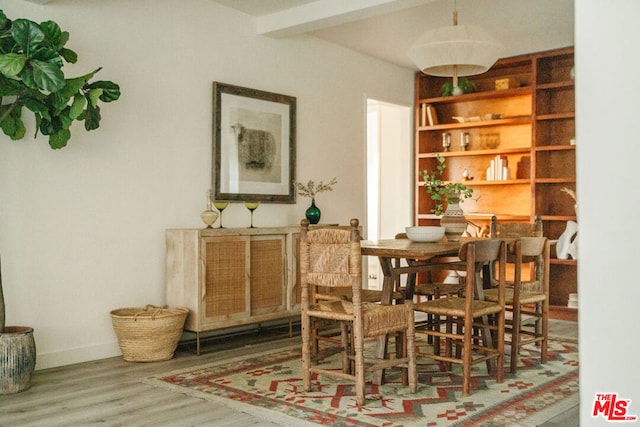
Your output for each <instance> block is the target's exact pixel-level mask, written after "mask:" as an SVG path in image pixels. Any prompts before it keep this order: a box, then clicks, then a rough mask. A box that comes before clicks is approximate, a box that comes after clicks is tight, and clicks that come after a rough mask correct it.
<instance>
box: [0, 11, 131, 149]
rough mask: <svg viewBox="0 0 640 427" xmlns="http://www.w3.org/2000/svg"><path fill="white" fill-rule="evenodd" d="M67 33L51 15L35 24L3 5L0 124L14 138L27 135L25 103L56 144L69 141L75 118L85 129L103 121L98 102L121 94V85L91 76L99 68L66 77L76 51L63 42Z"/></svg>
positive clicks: (41, 129) (38, 127)
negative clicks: (66, 65)
mask: <svg viewBox="0 0 640 427" xmlns="http://www.w3.org/2000/svg"><path fill="white" fill-rule="evenodd" d="M68 40H69V33H68V32H66V31H62V30H61V29H60V26H59V25H58V24H57V23H55V22H53V21H45V22H42V23H40V24H37V23H35V22H33V21H30V20H28V19H16V20H13V21H12V20H10V19H8V18H7V17H6V15H5V14H4V12H3V11H2V10H0V104H1V105H0V129H2V131H3V132H4V133H5V135H7V136H9V137H10V138H11V139H12V140H19V139H22V138H24V136H25V133H26V128H25V125H24V122H23V121H22V112H23V108H26V109H27V110H29V111H31V112H32V113H33V114H34V116H35V122H36V131H35V135H34V138H35V137H37V135H38V132H39V133H41V134H43V135H48V137H49V145H50V146H51V148H53V149H58V148H62V147H65V146H66V145H67V142H68V141H69V138H71V129H70V128H71V125H72V124H73V122H74V121H76V120H77V121H84V127H85V129H86V130H87V131H90V130H93V129H97V128H98V127H99V126H100V118H101V116H100V105H99V102H100V101H102V102H112V101H115V100H117V99H118V98H120V87H119V86H118V85H117V84H116V83H113V82H111V81H108V80H96V81H91V79H93V77H94V76H95V74H96V73H97V72H98V71H100V68H98V69H96V70H95V71H93V72H90V73H88V74H85V75H83V76H80V77H73V78H66V77H65V75H64V73H63V71H62V67H63V66H64V63H65V62H67V63H70V64H73V63H75V62H76V61H77V60H78V55H77V54H76V53H75V52H74V51H72V50H71V49H68V48H66V47H65V44H66V43H67V41H68Z"/></svg>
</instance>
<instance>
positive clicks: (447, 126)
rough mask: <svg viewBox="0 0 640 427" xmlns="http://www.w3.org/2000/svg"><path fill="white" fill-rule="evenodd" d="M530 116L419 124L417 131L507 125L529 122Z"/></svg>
mask: <svg viewBox="0 0 640 427" xmlns="http://www.w3.org/2000/svg"><path fill="white" fill-rule="evenodd" d="M530 123H531V116H519V117H505V118H503V119H496V120H478V121H468V122H464V123H446V124H441V125H434V126H420V127H419V128H418V130H419V131H423V132H430V131H439V130H451V129H467V128H477V127H487V126H508V125H515V124H530Z"/></svg>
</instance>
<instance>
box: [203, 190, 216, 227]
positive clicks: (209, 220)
mask: <svg viewBox="0 0 640 427" xmlns="http://www.w3.org/2000/svg"><path fill="white" fill-rule="evenodd" d="M200 218H202V222H204V223H205V224H206V225H207V228H212V226H213V223H214V222H216V220H217V219H218V212H216V211H214V210H213V202H212V201H211V191H208V192H207V210H204V211H202V213H201V214H200Z"/></svg>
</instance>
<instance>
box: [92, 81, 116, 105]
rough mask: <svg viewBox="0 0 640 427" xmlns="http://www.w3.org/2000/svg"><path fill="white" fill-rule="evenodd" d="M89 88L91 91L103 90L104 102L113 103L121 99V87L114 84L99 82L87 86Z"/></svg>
mask: <svg viewBox="0 0 640 427" xmlns="http://www.w3.org/2000/svg"><path fill="white" fill-rule="evenodd" d="M87 87H88V88H90V89H102V90H103V92H102V94H101V95H100V100H101V101H103V102H111V101H115V100H117V99H118V98H120V86H118V85H117V84H115V83H114V82H110V81H105V80H98V81H96V82H93V83H91V84H89V85H87Z"/></svg>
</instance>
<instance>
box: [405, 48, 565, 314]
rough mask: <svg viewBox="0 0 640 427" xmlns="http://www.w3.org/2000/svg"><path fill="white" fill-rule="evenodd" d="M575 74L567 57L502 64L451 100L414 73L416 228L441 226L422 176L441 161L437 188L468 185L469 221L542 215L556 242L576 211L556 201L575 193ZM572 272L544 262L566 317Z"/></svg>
mask: <svg viewBox="0 0 640 427" xmlns="http://www.w3.org/2000/svg"><path fill="white" fill-rule="evenodd" d="M573 67H574V52H573V48H564V49H557V50H552V51H546V52H538V53H533V54H529V55H521V56H516V57H511V58H504V59H500V60H498V62H496V64H495V65H494V66H493V67H492V68H491V69H490V70H488V71H487V72H486V73H484V74H480V75H477V76H469V77H468V79H469V80H470V81H471V82H473V83H475V85H476V87H477V90H476V91H475V92H474V93H468V94H463V95H459V96H442V95H441V93H440V92H441V88H442V85H443V84H444V83H446V82H450V81H451V79H450V78H443V77H433V76H428V75H425V74H423V73H420V72H418V73H417V74H416V79H415V85H416V86H415V96H416V99H415V124H416V126H415V132H416V133H415V176H416V178H415V181H414V183H415V184H414V185H415V187H414V191H415V203H414V206H415V217H414V222H415V224H416V225H433V224H435V223H437V222H438V221H439V217H437V216H435V215H434V214H433V213H432V212H431V210H432V209H433V202H432V200H431V199H430V197H429V195H428V194H427V192H426V190H425V188H424V181H423V180H422V177H421V174H420V171H422V170H425V169H427V170H434V168H435V166H436V162H437V159H436V157H437V156H443V157H444V158H445V159H446V165H447V168H446V169H445V176H444V180H446V181H462V180H463V179H464V177H465V176H467V177H469V178H471V179H470V180H467V181H465V182H464V184H465V185H467V186H469V187H471V188H473V190H474V193H473V198H471V199H468V200H465V201H464V203H463V204H462V208H463V210H464V212H465V217H467V219H468V220H469V221H471V222H473V223H474V224H476V225H479V226H481V225H486V223H487V222H488V221H489V219H490V218H491V216H492V215H496V216H497V217H498V219H499V220H500V221H503V222H504V221H530V222H533V221H534V219H535V218H536V217H537V216H538V215H540V216H541V217H542V220H543V227H544V234H545V236H547V237H549V238H551V239H557V238H558V237H559V236H560V235H561V234H562V232H563V231H564V229H565V227H566V224H567V221H569V220H572V221H575V220H576V212H575V208H574V204H575V202H574V200H573V199H572V198H571V197H570V196H569V195H568V194H567V193H566V192H564V190H565V189H569V190H572V191H575V189H576V161H575V151H576V145H575V85H574V81H573V74H572V73H573ZM445 139H446V141H449V142H450V146H449V147H447V149H446V150H445V148H444V147H443V140H445ZM462 143H464V145H463V144H462ZM492 165H494V166H495V165H501V166H506V169H504V170H503V169H502V168H495V167H494V168H492V167H491V166H492ZM483 223H484V224H483ZM576 270H577V261H575V260H571V259H570V260H563V259H557V258H556V257H554V258H553V259H552V260H551V277H550V279H551V290H550V303H551V304H552V305H553V306H554V308H557V309H559V310H565V311H566V307H567V302H568V299H569V294H571V293H575V292H577V291H576V289H577V278H576V273H577V271H576ZM568 311H572V310H568Z"/></svg>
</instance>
